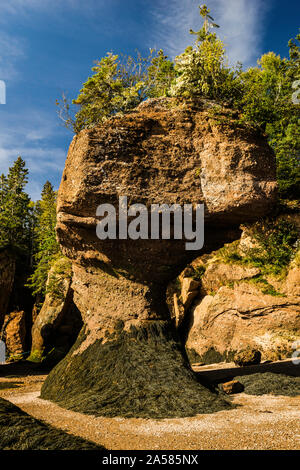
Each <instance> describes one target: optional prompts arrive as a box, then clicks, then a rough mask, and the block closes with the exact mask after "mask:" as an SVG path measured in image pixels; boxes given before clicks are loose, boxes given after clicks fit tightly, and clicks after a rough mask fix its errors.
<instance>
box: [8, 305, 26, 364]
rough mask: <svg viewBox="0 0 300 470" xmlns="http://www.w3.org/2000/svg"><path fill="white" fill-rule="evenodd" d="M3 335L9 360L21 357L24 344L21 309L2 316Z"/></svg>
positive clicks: (24, 329) (24, 323)
mask: <svg viewBox="0 0 300 470" xmlns="http://www.w3.org/2000/svg"><path fill="white" fill-rule="evenodd" d="M3 336H4V338H5V345H6V355H7V356H8V358H9V359H10V360H20V359H23V356H24V353H26V351H25V346H26V321H25V312H24V311H23V310H21V311H19V312H17V311H14V312H11V313H9V314H7V315H6V316H5V318H4V324H3Z"/></svg>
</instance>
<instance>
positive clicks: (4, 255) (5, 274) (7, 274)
mask: <svg viewBox="0 0 300 470" xmlns="http://www.w3.org/2000/svg"><path fill="white" fill-rule="evenodd" d="M15 269H16V261H15V258H14V257H13V256H12V255H11V254H10V253H9V252H8V251H7V250H3V251H0V329H1V327H2V324H3V320H4V316H5V314H6V313H7V308H8V304H9V300H10V295H11V292H12V288H13V283H14V277H15Z"/></svg>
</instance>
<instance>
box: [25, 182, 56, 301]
mask: <svg viewBox="0 0 300 470" xmlns="http://www.w3.org/2000/svg"><path fill="white" fill-rule="evenodd" d="M56 198H57V193H56V191H54V189H53V186H52V184H51V183H50V182H49V181H47V182H46V183H45V185H44V187H43V190H42V194H41V200H40V201H38V202H37V203H36V206H35V218H36V226H35V230H34V247H35V254H34V273H33V274H32V276H31V277H30V278H29V284H28V285H29V286H30V287H31V288H32V290H33V294H39V296H40V297H43V296H44V295H45V292H46V282H47V277H48V272H49V269H50V267H51V263H52V262H53V261H54V260H55V259H56V258H57V256H59V253H60V251H59V245H58V243H57V241H56V233H55V225H56Z"/></svg>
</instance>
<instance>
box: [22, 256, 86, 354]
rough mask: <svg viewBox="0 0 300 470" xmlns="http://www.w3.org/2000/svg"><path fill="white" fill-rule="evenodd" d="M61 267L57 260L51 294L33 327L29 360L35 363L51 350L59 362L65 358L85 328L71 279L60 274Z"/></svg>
mask: <svg viewBox="0 0 300 470" xmlns="http://www.w3.org/2000/svg"><path fill="white" fill-rule="evenodd" d="M61 263H62V260H61V259H58V260H57V261H56V263H55V264H54V265H53V266H52V268H51V269H50V271H49V275H48V281H47V288H48V293H47V294H46V298H45V301H44V303H43V306H42V309H41V311H40V312H39V314H38V315H37V317H36V319H35V322H34V324H33V327H32V346H31V355H30V359H31V360H34V361H38V360H41V359H42V358H43V357H44V356H45V354H47V353H49V351H51V350H52V351H53V353H52V356H55V358H56V359H58V358H60V359H61V358H63V357H64V356H65V355H66V353H67V352H68V351H69V349H70V348H71V346H72V345H73V344H74V342H75V340H76V338H77V336H78V333H79V331H80V329H81V326H82V321H81V316H80V312H79V311H78V309H77V307H76V305H75V304H74V302H73V289H72V288H71V275H70V274H68V275H66V273H64V272H63V273H61V272H59V265H60V264H61ZM50 287H52V289H50Z"/></svg>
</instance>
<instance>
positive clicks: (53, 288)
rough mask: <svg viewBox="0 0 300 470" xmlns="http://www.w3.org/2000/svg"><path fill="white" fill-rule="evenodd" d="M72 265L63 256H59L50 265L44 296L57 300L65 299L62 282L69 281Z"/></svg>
mask: <svg viewBox="0 0 300 470" xmlns="http://www.w3.org/2000/svg"><path fill="white" fill-rule="evenodd" d="M71 276H72V263H71V261H70V260H69V259H68V258H66V257H65V256H61V255H60V256H59V258H58V259H55V262H54V263H52V265H51V273H50V275H49V279H48V282H47V285H46V294H48V293H49V294H51V295H52V297H53V298H55V299H57V300H63V299H64V298H65V287H64V280H65V279H71Z"/></svg>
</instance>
